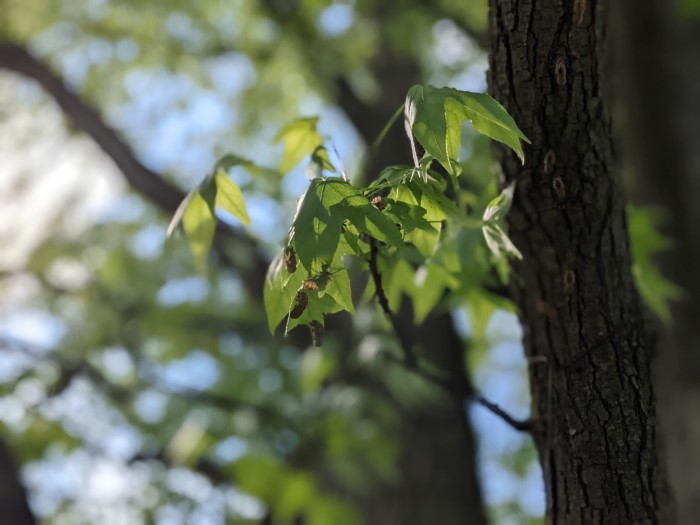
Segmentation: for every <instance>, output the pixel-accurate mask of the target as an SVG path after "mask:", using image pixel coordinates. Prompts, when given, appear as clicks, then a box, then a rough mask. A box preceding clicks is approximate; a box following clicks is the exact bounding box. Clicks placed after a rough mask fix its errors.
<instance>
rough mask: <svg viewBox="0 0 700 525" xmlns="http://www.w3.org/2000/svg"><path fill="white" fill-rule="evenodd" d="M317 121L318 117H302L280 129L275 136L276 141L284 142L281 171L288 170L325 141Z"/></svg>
mask: <svg viewBox="0 0 700 525" xmlns="http://www.w3.org/2000/svg"><path fill="white" fill-rule="evenodd" d="M317 123H318V117H310V118H300V119H297V120H295V121H294V122H291V123H290V124H287V125H286V126H285V127H284V128H282V129H281V130H280V132H279V133H278V134H277V136H276V137H275V141H276V142H279V141H282V142H283V143H284V154H283V155H282V162H281V163H280V171H282V172H283V173H286V172H288V171H289V170H291V169H292V168H293V167H294V166H296V165H297V164H299V162H300V161H301V160H302V159H303V158H304V157H306V156H308V155H310V154H311V153H312V152H313V151H314V150H315V149H316V147H317V146H319V145H320V144H322V143H323V137H322V136H321V135H320V134H319V133H318V131H317V130H316V124H317Z"/></svg>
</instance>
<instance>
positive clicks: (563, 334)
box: [489, 0, 670, 525]
mask: <svg viewBox="0 0 700 525" xmlns="http://www.w3.org/2000/svg"><path fill="white" fill-rule="evenodd" d="M535 5H536V7H535ZM489 7H490V9H489V23H490V33H491V52H490V73H489V88H490V91H491V93H492V94H493V95H494V96H495V98H497V99H498V100H499V101H501V102H502V103H503V104H504V106H505V107H506V109H508V111H509V112H510V113H511V114H512V115H513V117H514V118H515V121H516V122H517V123H518V125H519V126H520V127H521V128H522V130H523V131H524V133H525V134H526V135H527V136H528V138H529V139H530V140H531V141H532V144H531V145H529V146H528V147H526V149H525V156H526V158H525V163H524V164H521V163H520V161H519V160H518V159H517V158H516V157H515V156H514V155H513V154H512V153H509V152H506V151H505V150H504V148H500V147H499V148H496V155H497V157H498V159H499V161H500V163H501V166H502V169H503V172H504V175H505V179H506V180H507V181H517V190H516V196H515V200H514V203H513V209H512V211H511V213H510V233H511V235H512V238H513V241H514V242H515V244H516V245H517V246H518V248H519V249H520V250H521V252H522V253H523V257H524V258H523V261H522V262H521V263H520V264H518V265H517V267H516V271H515V276H514V286H513V287H514V296H515V299H516V303H517V305H518V307H519V309H520V317H521V321H522V324H523V328H524V329H523V332H524V346H525V351H526V354H527V356H528V358H529V359H530V383H531V391H532V398H533V407H532V412H533V419H534V420H535V421H536V422H537V425H536V428H535V430H534V432H533V437H534V440H535V444H536V446H537V449H538V451H539V454H540V460H541V463H542V466H543V471H544V478H545V487H546V492H547V517H548V521H549V522H551V523H566V524H567V525H568V524H577V523H581V524H584V523H585V524H589V523H604V524H611V523H625V524H627V523H660V522H664V523H665V522H668V520H669V519H670V518H669V517H668V512H667V505H666V496H665V493H666V490H665V480H664V474H663V469H662V468H661V467H660V460H659V454H658V451H657V446H656V430H655V423H656V422H655V407H654V397H653V391H652V390H653V389H652V379H651V369H650V362H651V357H652V349H653V338H652V337H651V335H650V331H649V329H648V327H647V323H646V321H645V310H644V306H643V305H642V303H641V300H640V297H639V294H638V292H637V290H636V288H635V284H634V280H633V278H632V274H631V269H630V248H629V240H628V231H627V222H626V216H625V209H624V199H623V196H622V193H621V191H620V187H619V183H618V180H617V179H618V178H617V168H616V159H615V151H614V147H613V139H612V135H611V119H610V110H609V107H608V101H607V100H606V97H605V95H604V88H605V86H604V74H603V69H604V67H603V66H604V58H605V55H604V53H605V28H606V13H605V7H604V2H599V1H596V0H588V1H586V0H573V1H572V2H566V3H563V2H560V1H558V0H557V1H555V0H540V1H539V2H537V3H535V2H533V1H527V0H510V1H509V0H489Z"/></svg>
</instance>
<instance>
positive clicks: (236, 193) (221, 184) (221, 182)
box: [214, 169, 250, 224]
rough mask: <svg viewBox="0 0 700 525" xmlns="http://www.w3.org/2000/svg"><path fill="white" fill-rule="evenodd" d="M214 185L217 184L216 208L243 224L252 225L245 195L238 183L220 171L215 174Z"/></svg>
mask: <svg viewBox="0 0 700 525" xmlns="http://www.w3.org/2000/svg"><path fill="white" fill-rule="evenodd" d="M214 183H215V184H216V199H215V203H216V206H217V207H219V208H221V209H223V210H226V211H227V212H229V213H230V214H231V215H233V216H234V217H236V218H237V219H238V220H239V221H241V222H242V223H243V224H250V217H249V216H248V210H247V209H246V206H245V201H244V200H243V194H242V193H241V189H240V188H239V187H238V186H237V185H236V183H235V182H233V181H232V180H231V178H230V177H229V176H228V175H226V172H225V171H224V170H222V169H218V170H217V171H216V173H215V174H214Z"/></svg>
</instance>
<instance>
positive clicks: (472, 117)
mask: <svg viewBox="0 0 700 525" xmlns="http://www.w3.org/2000/svg"><path fill="white" fill-rule="evenodd" d="M405 115H406V123H407V127H408V128H410V131H409V138H411V139H412V137H411V132H412V134H413V135H415V137H416V139H418V142H420V143H421V145H422V146H423V147H424V148H425V150H426V152H428V153H429V154H430V155H432V156H433V157H435V159H436V160H437V161H438V162H440V164H442V165H443V166H444V168H445V169H446V170H447V171H448V173H452V174H455V175H456V174H458V171H459V167H458V164H457V161H458V158H457V157H458V153H459V147H460V144H461V137H462V124H463V122H464V121H465V120H468V121H470V122H471V123H472V125H473V126H474V129H476V130H477V131H478V132H479V133H482V134H484V135H486V136H488V137H490V138H492V139H494V140H497V141H499V142H503V143H504V144H506V145H507V146H509V147H510V148H511V149H513V150H514V151H515V152H516V153H517V154H518V156H519V157H520V159H521V160H522V159H523V150H522V145H521V140H525V141H527V139H526V138H525V135H523V133H522V132H521V131H520V130H519V129H518V127H517V125H516V124H515V122H514V121H513V119H512V118H511V117H510V115H508V113H507V112H506V110H505V109H504V108H503V106H501V105H500V104H499V103H498V102H496V101H495V100H494V99H493V98H491V97H490V96H489V95H486V94H482V93H470V92H466V91H459V90H456V89H453V88H436V87H433V86H420V85H417V86H413V87H412V88H411V89H410V90H409V92H408V95H407V96H406V104H405Z"/></svg>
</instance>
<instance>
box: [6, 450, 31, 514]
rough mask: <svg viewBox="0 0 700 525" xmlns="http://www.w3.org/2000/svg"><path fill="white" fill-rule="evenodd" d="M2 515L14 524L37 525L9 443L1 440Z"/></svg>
mask: <svg viewBox="0 0 700 525" xmlns="http://www.w3.org/2000/svg"><path fill="white" fill-rule="evenodd" d="M0 516H2V522H3V523H8V524H10V523H11V524H13V525H35V524H36V519H35V518H34V515H33V514H32V511H31V509H30V508H29V504H28V503H27V493H26V491H25V489H24V486H23V485H22V482H21V481H20V477H19V469H18V468H17V463H16V462H15V459H14V457H13V456H12V452H11V451H10V448H9V447H8V446H7V444H6V443H5V442H4V441H2V440H0Z"/></svg>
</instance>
